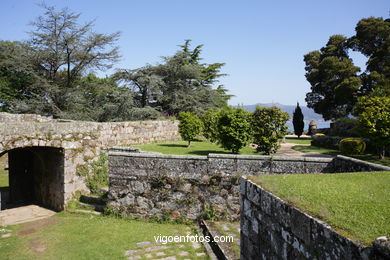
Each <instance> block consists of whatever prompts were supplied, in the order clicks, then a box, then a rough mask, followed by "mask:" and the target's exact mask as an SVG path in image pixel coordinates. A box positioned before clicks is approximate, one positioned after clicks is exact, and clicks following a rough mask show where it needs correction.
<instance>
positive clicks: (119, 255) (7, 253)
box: [0, 213, 207, 259]
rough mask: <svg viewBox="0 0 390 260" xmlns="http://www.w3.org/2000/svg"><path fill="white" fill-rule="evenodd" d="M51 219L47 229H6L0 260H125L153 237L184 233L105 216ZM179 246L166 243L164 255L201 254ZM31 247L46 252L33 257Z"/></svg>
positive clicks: (173, 226) (188, 245) (181, 227)
mask: <svg viewBox="0 0 390 260" xmlns="http://www.w3.org/2000/svg"><path fill="white" fill-rule="evenodd" d="M52 218H57V220H58V221H57V223H55V224H53V225H47V226H42V225H39V224H38V225H36V226H35V227H34V225H33V223H34V222H33V223H26V224H21V225H16V226H10V227H7V229H11V230H12V231H13V232H12V233H13V235H12V236H11V237H9V238H0V255H1V257H0V258H1V259H126V258H127V257H125V256H124V251H125V250H130V249H136V243H137V242H142V241H153V242H154V236H158V235H160V234H162V235H175V234H176V233H175V232H174V231H175V230H177V231H179V232H180V234H185V232H186V231H187V230H186V229H185V228H186V227H187V226H185V225H178V224H157V223H150V222H145V221H136V220H125V219H116V218H112V217H106V216H93V217H92V216H89V215H81V214H71V213H59V214H57V215H55V216H54V217H52ZM37 223H39V222H37ZM32 227H33V228H34V229H36V230H37V232H35V233H32V234H28V235H24V236H19V235H16V233H17V232H19V231H21V230H26V229H31V228H32ZM34 241H35V242H34ZM183 244H184V247H183V248H178V247H177V246H176V247H175V244H174V243H168V244H167V245H168V246H170V247H171V248H169V249H166V250H165V252H167V253H168V252H172V250H173V251H174V252H176V251H177V252H176V253H178V252H179V251H183V250H184V251H188V252H190V255H188V256H187V258H191V259H197V257H196V252H203V250H204V249H202V248H199V249H196V250H195V249H193V248H192V246H191V243H183ZM34 245H44V246H45V247H46V248H47V249H46V250H45V251H44V252H38V253H37V252H34V251H33V249H32V248H31V247H32V246H34ZM142 259H145V258H144V257H143V258H142ZM179 259H180V258H179ZM202 259H205V258H204V257H202ZM206 259H207V258H206Z"/></svg>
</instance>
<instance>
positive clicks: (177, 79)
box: [154, 40, 231, 115]
mask: <svg viewBox="0 0 390 260" xmlns="http://www.w3.org/2000/svg"><path fill="white" fill-rule="evenodd" d="M181 47H182V50H180V51H177V52H176V53H175V54H174V55H173V56H170V57H164V62H163V63H162V64H159V65H157V66H156V67H155V69H154V70H155V73H156V74H157V75H159V76H160V77H161V78H162V80H163V82H164V84H163V86H161V88H160V90H161V93H160V95H158V97H157V103H158V105H159V106H161V108H162V110H163V111H164V112H165V113H167V114H169V115H177V114H178V113H179V112H181V111H191V112H196V113H198V114H201V113H203V112H204V111H206V110H207V109H208V108H210V107H224V106H227V100H228V99H229V98H230V97H231V95H228V94H227V93H226V92H227V90H226V89H225V88H223V87H222V86H218V88H217V89H213V88H212V87H213V85H214V84H215V83H216V82H217V79H218V78H219V77H221V76H224V74H221V73H220V70H221V68H222V66H223V65H224V63H212V64H205V63H200V60H201V58H200V53H201V50H202V45H198V46H196V47H195V48H194V49H193V50H191V49H190V40H187V41H186V42H185V43H184V45H182V46H181Z"/></svg>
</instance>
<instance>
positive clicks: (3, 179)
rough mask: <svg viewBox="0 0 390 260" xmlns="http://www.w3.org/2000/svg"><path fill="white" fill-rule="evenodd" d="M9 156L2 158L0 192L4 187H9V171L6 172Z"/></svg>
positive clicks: (0, 159) (0, 163)
mask: <svg viewBox="0 0 390 260" xmlns="http://www.w3.org/2000/svg"><path fill="white" fill-rule="evenodd" d="M7 160H8V158H7V156H4V155H3V156H1V157H0V190H1V189H2V188H4V187H8V186H9V184H8V171H6V170H4V167H5V165H6V164H7Z"/></svg>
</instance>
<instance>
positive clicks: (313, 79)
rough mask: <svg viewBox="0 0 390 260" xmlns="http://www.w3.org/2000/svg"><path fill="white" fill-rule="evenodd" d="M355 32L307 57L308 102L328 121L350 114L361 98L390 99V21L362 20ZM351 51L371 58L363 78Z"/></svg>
mask: <svg viewBox="0 0 390 260" xmlns="http://www.w3.org/2000/svg"><path fill="white" fill-rule="evenodd" d="M355 31H356V34H355V35H354V36H352V37H351V38H349V39H347V38H345V37H344V36H341V35H334V36H332V37H330V39H329V41H328V43H327V45H326V47H324V48H321V50H320V51H314V52H310V53H308V54H306V55H305V56H304V60H305V63H306V67H305V69H306V71H307V73H306V79H307V80H308V81H309V83H310V84H311V92H309V93H307V94H306V102H307V104H308V107H311V108H314V111H315V112H317V113H320V114H322V115H323V117H324V119H337V118H342V117H345V116H347V115H349V114H350V113H351V112H352V110H353V107H354V105H355V104H356V102H357V99H358V97H359V96H378V97H383V96H387V97H389V96H390V88H389V86H390V59H389V56H390V48H389V45H390V19H383V18H382V17H379V18H375V17H369V18H364V19H361V20H360V21H359V22H358V24H357V25H356V28H355ZM350 49H352V50H353V51H358V52H360V53H362V54H363V55H365V56H366V57H367V58H368V61H367V63H366V65H367V67H366V70H365V71H364V72H363V73H361V74H360V75H357V73H358V72H359V71H360V68H359V67H356V66H354V65H353V63H352V59H350V57H349V56H348V51H349V50H350Z"/></svg>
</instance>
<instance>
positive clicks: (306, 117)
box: [243, 103, 324, 121]
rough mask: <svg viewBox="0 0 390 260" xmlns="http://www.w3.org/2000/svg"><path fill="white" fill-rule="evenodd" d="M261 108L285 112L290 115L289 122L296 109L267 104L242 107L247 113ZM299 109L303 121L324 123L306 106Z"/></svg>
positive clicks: (318, 115) (320, 117)
mask: <svg viewBox="0 0 390 260" xmlns="http://www.w3.org/2000/svg"><path fill="white" fill-rule="evenodd" d="M258 105H259V106H262V107H272V106H276V107H278V108H280V109H281V110H282V111H284V112H287V113H288V114H289V115H290V120H291V119H292V116H293V112H294V110H295V108H296V105H294V106H292V105H282V104H279V103H268V104H260V103H259V104H255V105H247V106H243V107H244V108H245V109H246V110H248V111H251V112H252V111H255V109H256V106H258ZM300 107H301V109H302V113H303V117H304V120H305V121H311V120H316V121H324V119H323V118H322V115H320V114H317V113H315V112H314V110H313V109H311V108H308V107H306V106H301V105H300Z"/></svg>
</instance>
